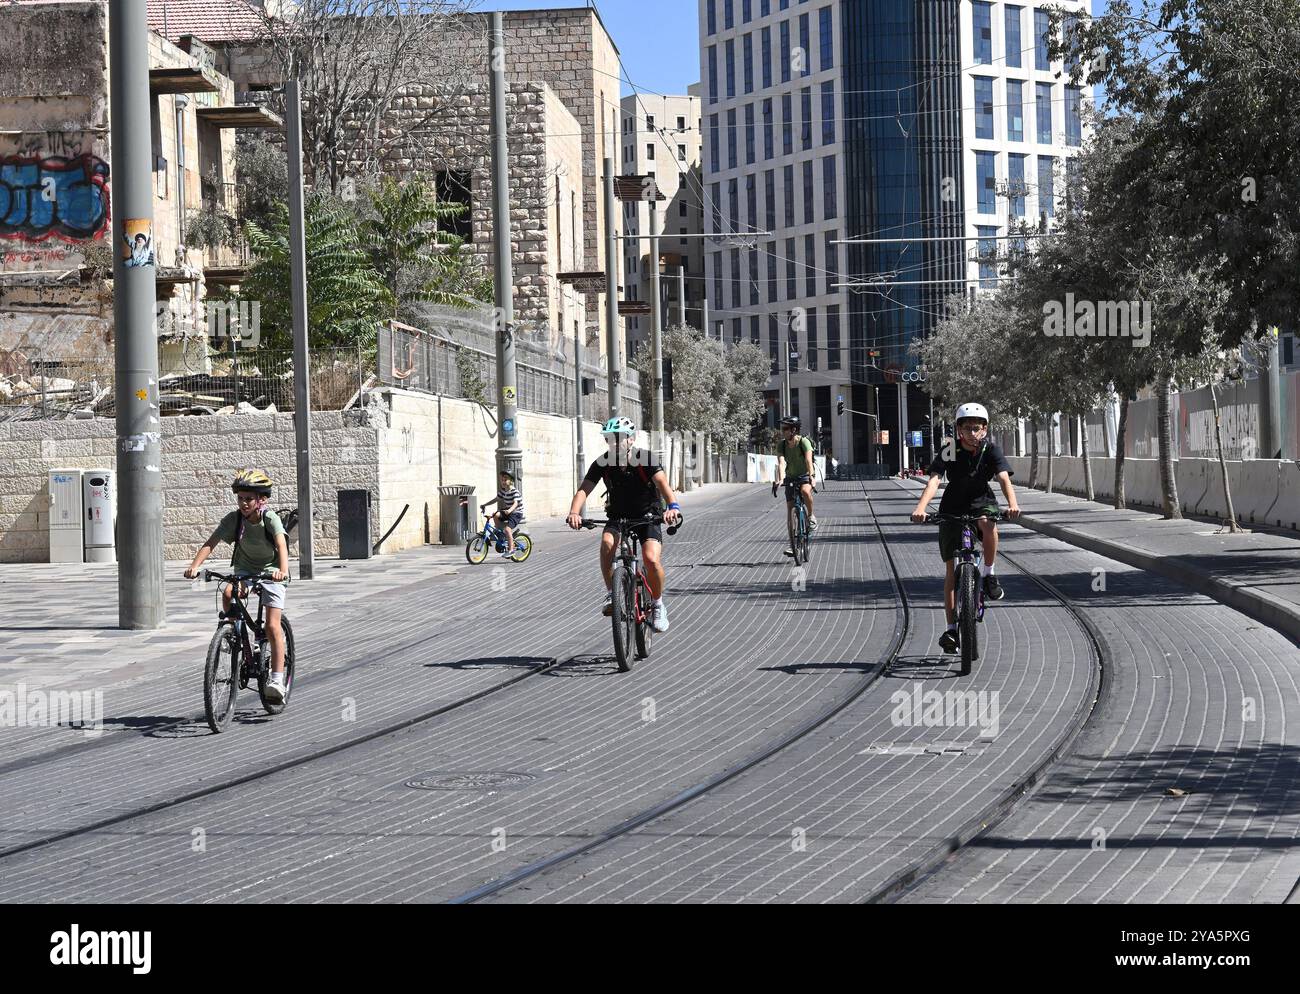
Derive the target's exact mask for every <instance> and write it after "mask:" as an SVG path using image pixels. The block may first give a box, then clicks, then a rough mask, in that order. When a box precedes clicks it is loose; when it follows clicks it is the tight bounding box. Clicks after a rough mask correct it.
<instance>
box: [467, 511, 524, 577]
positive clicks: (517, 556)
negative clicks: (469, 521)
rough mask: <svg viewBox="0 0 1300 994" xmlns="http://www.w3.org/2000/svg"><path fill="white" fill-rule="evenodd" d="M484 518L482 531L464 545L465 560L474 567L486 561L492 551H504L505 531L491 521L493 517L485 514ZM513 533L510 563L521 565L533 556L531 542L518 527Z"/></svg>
mask: <svg viewBox="0 0 1300 994" xmlns="http://www.w3.org/2000/svg"><path fill="white" fill-rule="evenodd" d="M484 517H485V518H487V520H486V521H484V522H483V530H482V531H481V532H479V534H477V535H475V536H474V537H473V538H471V539H470V540H469V541H468V542H467V543H466V544H465V558H466V559H468V560H469V561H470V562H471V563H473V564H474V565H475V566H477V565H478V564H479V563H481V562H483V560H485V559H487V557H488V553H489V552H490V551H491V550H492V549H496V550H497V552H505V551H506V531H505V529H504V528H502V527H500V526H499V525H497V523H496V521H494V520H493V518H494V515H492V514H486V515H484ZM514 533H515V551H514V552H513V553H511V556H510V561H511V562H513V563H522V562H523V561H524V560H525V559H527V558H528V557H529V556H531V555H532V554H533V540H532V539H531V538H529V537H528V533H527V532H524V531H521V530H520V529H519V528H518V527H516V528H515V529H514Z"/></svg>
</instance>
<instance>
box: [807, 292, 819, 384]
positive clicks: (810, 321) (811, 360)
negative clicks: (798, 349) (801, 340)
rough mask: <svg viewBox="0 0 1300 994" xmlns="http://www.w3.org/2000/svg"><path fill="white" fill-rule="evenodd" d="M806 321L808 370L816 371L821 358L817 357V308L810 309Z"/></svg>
mask: <svg viewBox="0 0 1300 994" xmlns="http://www.w3.org/2000/svg"><path fill="white" fill-rule="evenodd" d="M804 320H805V321H806V322H807V333H808V368H809V369H816V368H817V366H818V360H819V358H820V357H819V356H818V355H817V353H818V348H817V308H815V307H810V308H808V315H807V317H806V318H805V319H804Z"/></svg>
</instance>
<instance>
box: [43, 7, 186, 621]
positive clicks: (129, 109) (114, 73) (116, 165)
mask: <svg viewBox="0 0 1300 994" xmlns="http://www.w3.org/2000/svg"><path fill="white" fill-rule="evenodd" d="M108 24H109V67H110V73H109V75H110V77H111V83H110V94H109V111H110V124H111V131H110V137H111V139H112V159H113V163H112V169H113V245H114V247H115V251H114V253H113V287H114V293H113V324H114V332H115V335H116V345H115V350H114V351H115V359H114V372H115V374H116V387H115V393H116V398H115V399H116V401H117V453H116V454H117V487H118V527H117V550H118V570H117V623H118V627H120V628H129V629H144V628H161V627H162V625H163V623H164V621H165V620H166V616H167V606H166V602H165V600H164V595H163V508H162V426H161V424H160V423H159V412H158V336H157V333H156V329H155V325H154V321H155V310H154V300H155V298H156V293H155V283H156V280H157V275H158V272H157V265H156V258H157V252H158V243H157V242H156V241H155V240H154V237H153V163H152V156H151V153H150V138H149V135H150V128H149V120H150V116H151V115H150V96H149V27H148V23H147V22H146V19H145V9H144V4H142V3H137V2H135V0H112V2H111V3H110V4H109V7H108ZM48 376H49V373H48V370H46V371H45V372H44V375H43V376H42V384H43V383H44V381H45V379H46V378H48Z"/></svg>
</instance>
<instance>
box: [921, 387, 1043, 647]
mask: <svg viewBox="0 0 1300 994" xmlns="http://www.w3.org/2000/svg"><path fill="white" fill-rule="evenodd" d="M954 420H955V422H956V425H957V438H958V441H959V442H960V443H961V444H959V445H958V446H957V448H956V451H955V454H954V456H953V458H952V459H951V460H948V459H945V458H944V453H942V452H941V453H939V454H938V455H936V456H935V457H934V461H933V462H931V463H930V481H929V482H928V483H927V484H926V485H925V490H924V491H923V492H922V493H921V499H920V500H919V501H917V504H916V509H915V510H913V511H912V520H913V521H915V522H918V523H919V522H922V521H924V520H925V515H926V507H927V506H928V505H929V503H930V501H931V500H932V499H933V498H934V495H935V493H937V492H938V490H939V481H940V480H942V479H943V478H944V476H945V475H947V477H948V486H947V489H945V490H944V492H943V500H941V501H940V502H939V513H940V514H994V513H996V512H997V510H998V505H997V500H996V498H994V496H993V488H992V487H990V486H989V482H990V481H992V480H997V481H998V485H999V486H1001V488H1002V494H1003V496H1004V497H1006V500H1007V517H1008V518H1011V519H1013V520H1014V519H1015V518H1018V517H1019V516H1020V505H1019V504H1017V503H1016V492H1015V489H1014V488H1013V487H1012V486H1011V476H1012V475H1013V474H1012V469H1011V466H1010V464H1009V463H1008V462H1007V459H1006V456H1004V455H1003V454H1002V450H1001V449H1000V448H998V447H997V446H996V445H995V444H993V443H992V442H990V441H989V440H988V430H989V412H988V411H987V410H985V408H984V406H983V405H982V404H962V405H961V406H960V407H959V408H957V416H956V418H955V419H954ZM979 537H980V544H981V545H983V547H984V554H983V563H982V564H981V566H980V573H981V574H982V575H983V577H984V596H985V597H987V598H989V600H994V601H1000V600H1001V599H1002V597H1003V591H1002V585H1001V584H1000V583H998V578H997V577H996V576H995V575H994V572H993V568H994V559H995V558H996V557H997V554H998V526H997V523H996V522H993V521H990V520H988V519H987V518H982V519H981V520H980V524H979ZM960 542H961V525H959V524H957V523H956V522H953V521H941V522H939V555H940V557H941V558H942V559H943V561H944V564H945V565H946V567H947V574H946V575H945V577H944V581H943V606H944V611H945V612H946V614H947V617H948V630H947V631H945V632H944V633H943V634H942V635H941V636H939V645H940V646H942V647H943V650H944V651H945V652H956V651H957V594H956V588H957V578H956V571H955V570H954V568H953V561H954V560H955V558H956V556H957V546H958V543H960Z"/></svg>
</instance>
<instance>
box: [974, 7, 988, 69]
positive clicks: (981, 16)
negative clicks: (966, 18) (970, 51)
mask: <svg viewBox="0 0 1300 994" xmlns="http://www.w3.org/2000/svg"><path fill="white" fill-rule="evenodd" d="M972 7H973V8H974V10H973V12H972V14H971V17H972V19H973V22H974V31H975V38H974V41H975V61H976V62H978V63H979V64H980V65H982V66H988V65H992V64H993V4H991V3H981V2H980V0H975V3H974V4H972Z"/></svg>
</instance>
